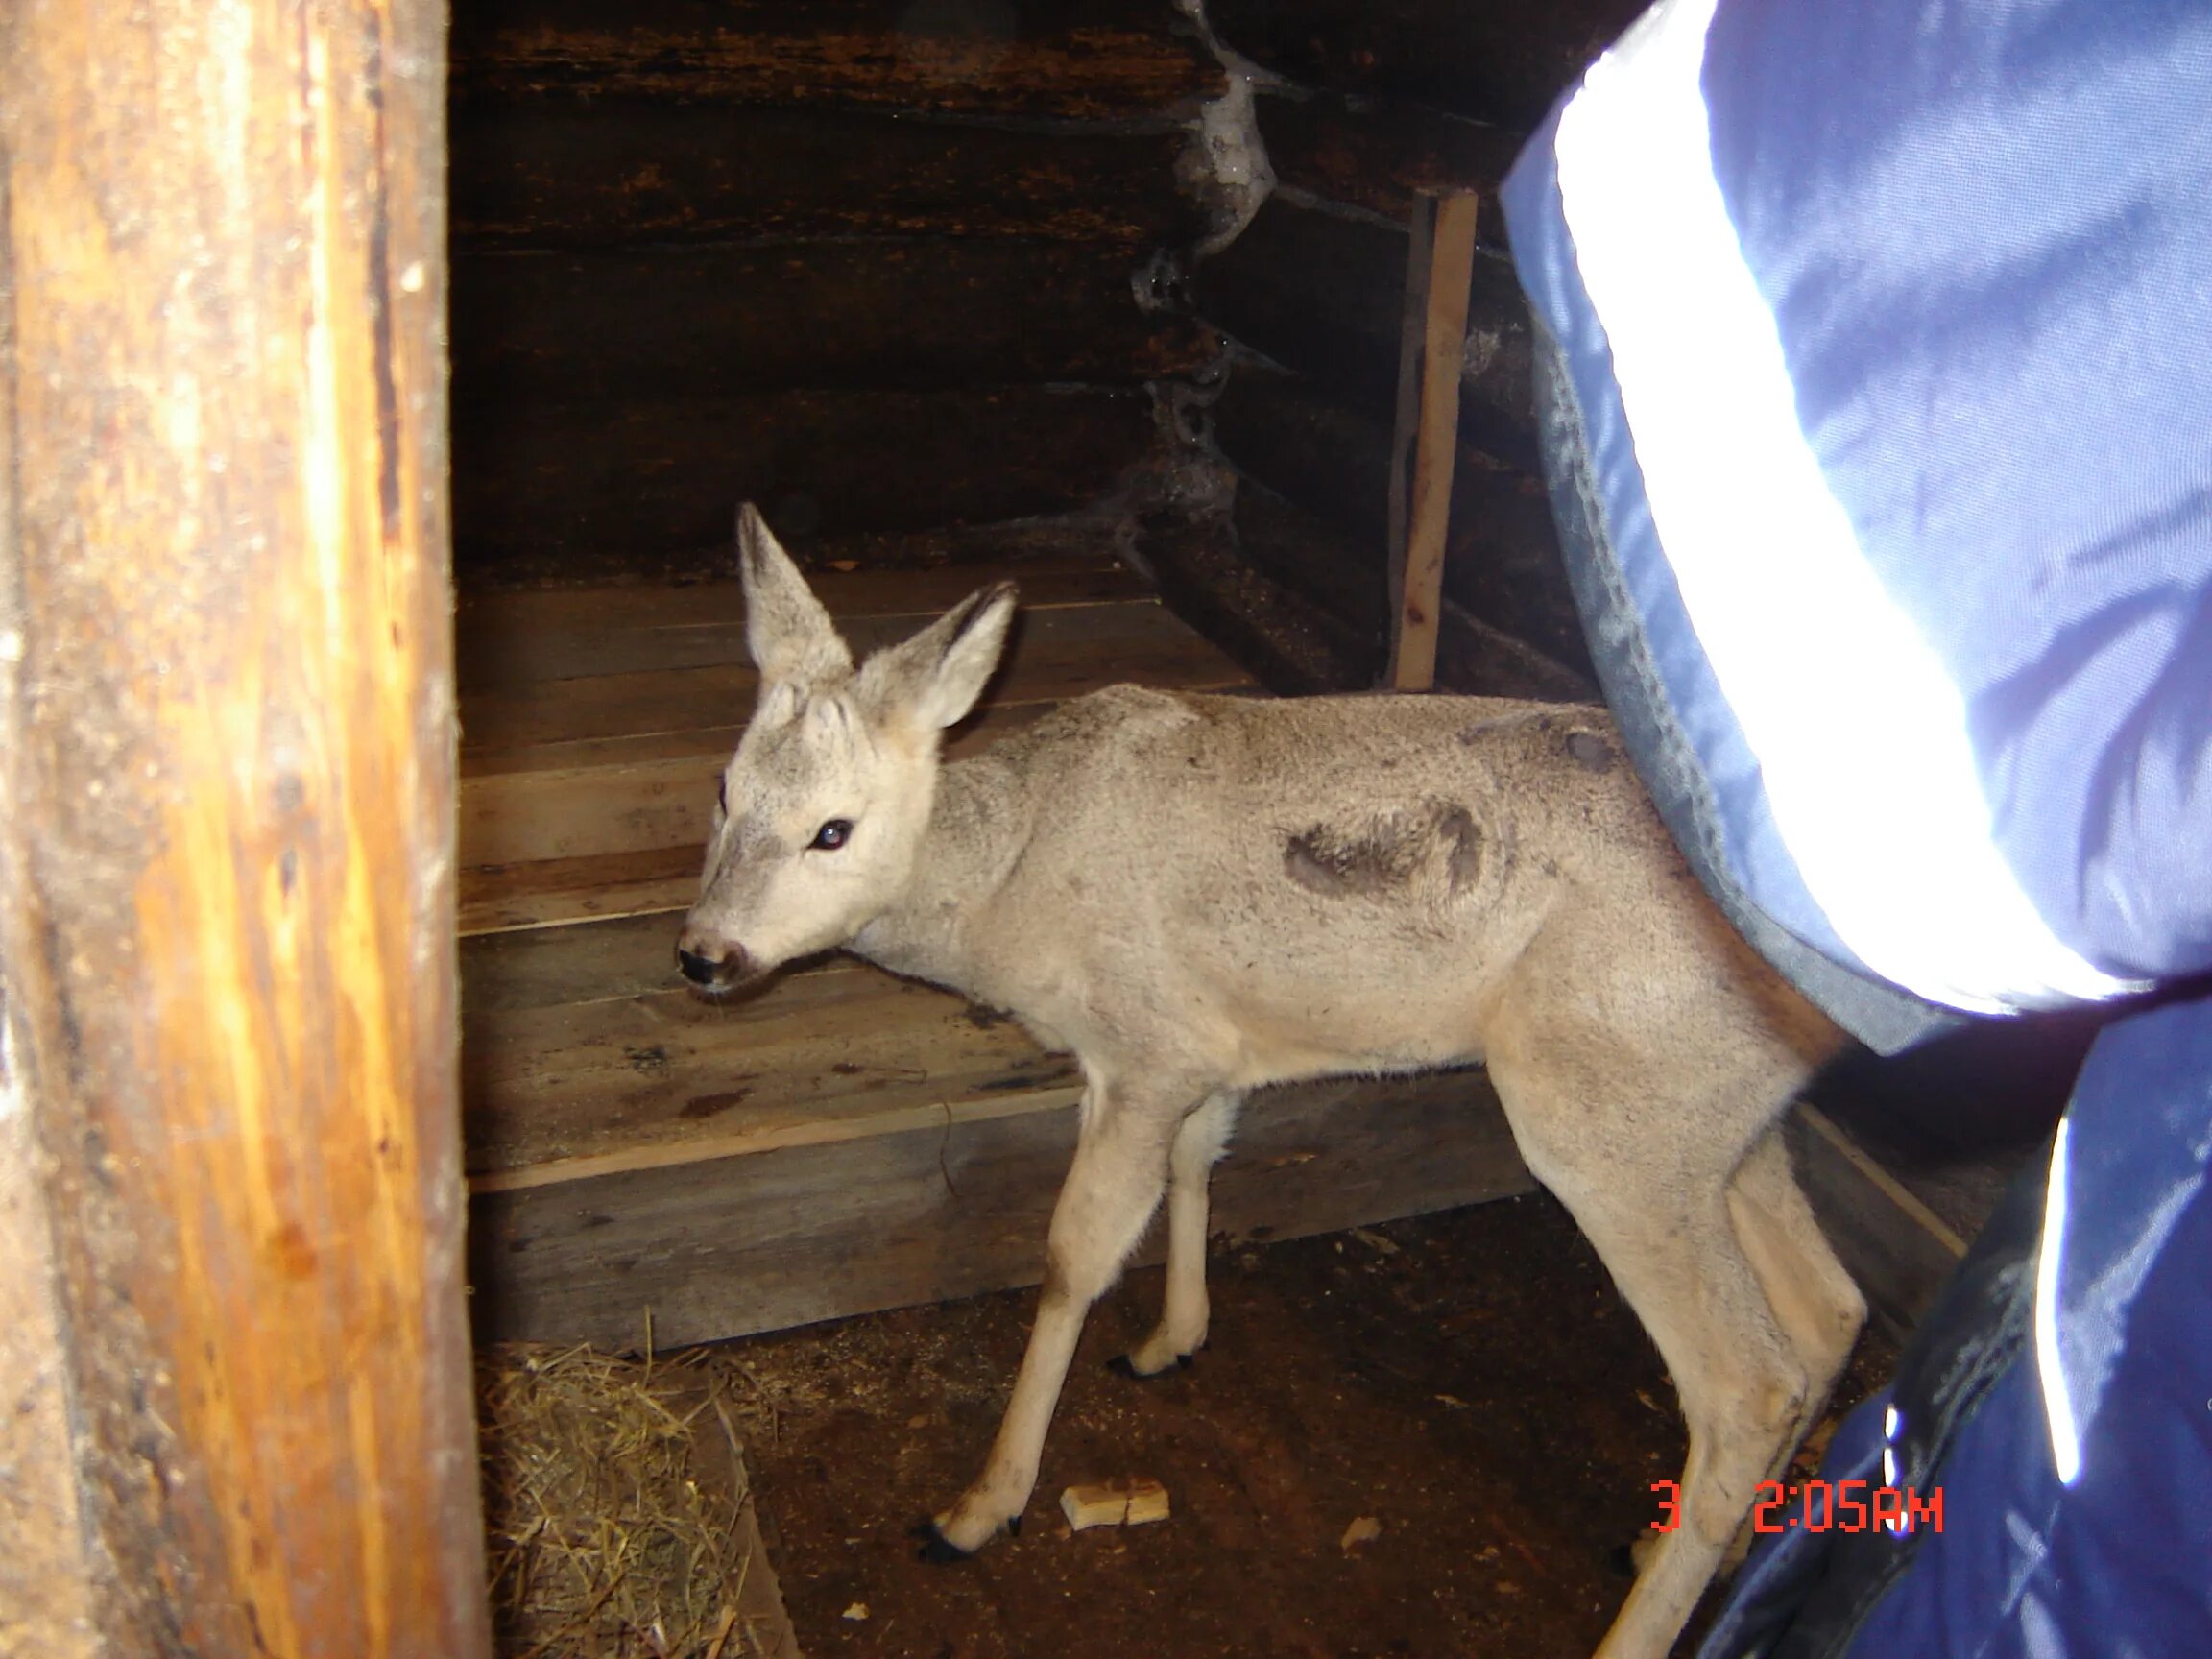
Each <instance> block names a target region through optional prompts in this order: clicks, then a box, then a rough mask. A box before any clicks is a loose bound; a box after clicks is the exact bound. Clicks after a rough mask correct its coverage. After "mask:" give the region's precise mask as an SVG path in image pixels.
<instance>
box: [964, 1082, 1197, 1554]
mask: <svg viewBox="0 0 2212 1659" xmlns="http://www.w3.org/2000/svg"><path fill="white" fill-rule="evenodd" d="M1182 1117H1183V1113H1182V1108H1181V1104H1180V1103H1175V1104H1166V1103H1165V1102H1163V1101H1161V1100H1159V1099H1158V1098H1157V1097H1145V1096H1142V1095H1137V1094H1124V1093H1122V1092H1120V1091H1118V1090H1110V1089H1107V1088H1104V1087H1102V1086H1101V1085H1100V1084H1099V1082H1098V1081H1097V1080H1096V1079H1095V1078H1094V1079H1093V1081H1092V1084H1091V1091H1090V1093H1089V1094H1087V1095H1085V1097H1084V1101H1083V1108H1082V1129H1081V1131H1080V1136H1079V1139H1078V1141H1077V1142H1076V1147H1075V1160H1074V1162H1073V1163H1072V1164H1071V1165H1070V1166H1069V1170H1068V1179H1067V1181H1066V1183H1065V1184H1064V1185H1063V1186H1062V1187H1061V1189H1060V1198H1059V1202H1058V1203H1057V1204H1056V1205H1055V1206H1054V1208H1053V1211H1052V1227H1051V1232H1050V1235H1049V1242H1048V1244H1047V1247H1046V1263H1045V1286H1044V1289H1043V1290H1042V1291H1041V1292H1040V1293H1039V1296H1038V1302H1037V1322H1036V1324H1035V1325H1033V1326H1031V1327H1030V1331H1029V1346H1028V1350H1027V1351H1026V1352H1025V1353H1024V1354H1023V1355H1022V1369H1021V1372H1020V1373H1019V1374H1018V1375H1017V1376H1016V1378H1015V1380H1014V1394H1013V1398H1012V1399H1011V1400H1010V1401H1008V1403H1007V1406H1006V1415H1005V1417H1004V1419H1003V1420H1002V1421H1001V1422H1000V1423H999V1426H998V1439H997V1440H995V1441H994V1442H993V1443H992V1447H991V1455H990V1457H989V1459H988V1460H987V1461H986V1462H985V1464H984V1466H983V1473H982V1476H981V1477H980V1478H979V1479H977V1480H976V1482H975V1483H974V1485H973V1486H971V1487H969V1488H968V1490H967V1491H966V1492H965V1493H963V1494H962V1495H961V1497H960V1500H959V1502H958V1503H954V1504H953V1505H952V1507H951V1508H950V1509H949V1510H947V1511H946V1512H945V1513H944V1514H942V1515H939V1516H938V1517H937V1518H936V1519H935V1521H934V1522H933V1523H931V1524H930V1525H931V1528H932V1530H933V1531H934V1537H933V1538H932V1539H930V1540H929V1543H930V1546H931V1548H930V1549H929V1551H927V1552H929V1553H932V1554H938V1555H965V1554H970V1553H973V1552H974V1551H976V1550H978V1549H980V1548H982V1546H983V1545H984V1544H986V1543H988V1542H989V1541H990V1540H991V1538H992V1537H993V1536H994V1535H995V1534H997V1533H998V1531H999V1530H1001V1529H1002V1528H1008V1527H1013V1526H1015V1525H1017V1524H1018V1523H1019V1521H1020V1519H1021V1515H1022V1507H1023V1505H1025V1504H1026V1503H1028V1502H1029V1494H1030V1492H1031V1490H1032V1489H1033V1488H1034V1487H1035V1486H1036V1484H1037V1468H1038V1464H1039V1461H1040V1460H1041V1459H1042V1457H1043V1455H1044V1452H1045V1432H1046V1429H1047V1428H1048V1427H1050V1425H1051V1422H1052V1410H1053V1407H1055V1406H1057V1405H1058V1404H1059V1402H1060V1388H1061V1385H1062V1384H1063V1383H1065V1382H1066V1381H1067V1379H1068V1366H1069V1363H1070V1361H1071V1360H1072V1359H1073V1358H1074V1357H1075V1341H1076V1338H1077V1337H1079V1336H1080V1335H1081V1334H1083V1320H1084V1316H1085V1315H1086V1314H1087V1313H1089V1312H1090V1310H1091V1304H1092V1303H1094V1302H1095V1301H1096V1300H1097V1299H1098V1298H1099V1297H1100V1296H1102V1295H1104V1294H1105V1293H1106V1291H1107V1289H1108V1288H1109V1287H1110V1286H1112V1285H1113V1283H1114V1281H1115V1280H1116V1279H1117V1278H1118V1277H1119V1275H1120V1272H1121V1265H1122V1263H1123V1262H1126V1261H1127V1260H1128V1258H1129V1252H1130V1251H1132V1250H1134V1249H1135V1248H1136V1247H1137V1241H1138V1239H1139V1238H1142V1236H1143V1233H1144V1228H1145V1225H1146V1223H1147V1222H1149V1221H1150V1220H1151V1219H1152V1212H1153V1211H1154V1210H1155V1209H1157V1208H1158V1207H1159V1203H1160V1194H1161V1191H1162V1190H1163V1189H1164V1188H1165V1187H1166V1184H1167V1150H1168V1143H1169V1142H1170V1141H1171V1140H1172V1139H1173V1138H1174V1135H1175V1129H1176V1125H1177V1123H1178V1122H1180V1121H1181V1119H1182Z"/></svg>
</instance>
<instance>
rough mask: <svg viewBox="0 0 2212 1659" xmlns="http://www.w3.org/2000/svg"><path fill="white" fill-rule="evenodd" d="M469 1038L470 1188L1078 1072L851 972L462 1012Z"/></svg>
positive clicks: (1011, 1091)
mask: <svg viewBox="0 0 2212 1659" xmlns="http://www.w3.org/2000/svg"><path fill="white" fill-rule="evenodd" d="M565 931H574V930H573V929H569V930H565ZM664 982H665V981H664ZM463 1046H464V1060H463V1070H462V1076H463V1082H462V1093H463V1100H462V1112H463V1133H464V1136H465V1138H466V1141H467V1143H468V1157H469V1171H470V1174H471V1175H472V1176H474V1177H479V1178H480V1177H482V1176H484V1175H487V1174H491V1173H493V1172H512V1171H516V1170H525V1169H526V1170H531V1171H533V1172H535V1174H534V1178H543V1175H544V1172H545V1171H546V1169H547V1168H548V1166H554V1165H557V1164H559V1163H562V1162H565V1161H567V1160H572V1159H579V1158H592V1159H597V1160H610V1159H611V1160H613V1161H614V1162H615V1164H616V1165H617V1166H632V1165H637V1166H644V1165H653V1164H659V1163H662V1162H669V1161H676V1162H687V1161H689V1160H691V1159H693V1158H695V1157H698V1156H701V1155H703V1152H702V1147H703V1146H708V1145H711V1146H712V1147H714V1148H716V1149H717V1150H718V1151H720V1152H722V1153H728V1152H732V1151H738V1150H745V1149H749V1148H753V1147H761V1146H770V1145H783V1144H791V1143H794V1142H818V1141H825V1140H838V1139H847V1138H850V1137H853V1136H857V1135H862V1134H869V1133H876V1132H878V1131H877V1130H875V1129H873V1128H870V1127H869V1126H868V1125H869V1121H870V1120H871V1119H874V1118H880V1117H881V1116H883V1115H884V1114H886V1113H900V1112H905V1113H920V1114H923V1115H925V1116H926V1115H929V1114H933V1113H938V1112H940V1111H941V1110H942V1109H943V1108H944V1107H945V1106H946V1105H947V1104H948V1103H956V1102H961V1101H966V1100H972V1099H989V1098H990V1097H991V1096H992V1095H994V1094H1006V1095H1022V1094H1035V1093H1037V1092H1039V1091H1042V1090H1065V1089H1068V1088H1071V1087H1072V1086H1073V1079H1074V1075H1075V1073H1074V1070H1073V1067H1072V1063H1071V1062H1070V1061H1069V1060H1068V1059H1067V1057H1065V1056H1047V1055H1046V1054H1043V1053H1041V1052H1040V1051H1039V1050H1038V1049H1037V1047H1036V1046H1035V1045H1034V1044H1033V1043H1031V1042H1030V1041H1029V1039H1028V1038H1027V1037H1026V1036H1025V1035H1023V1033H1022V1031H1021V1029H1020V1028H1019V1027H1018V1026H1016V1025H1015V1024H1013V1023H1012V1022H996V1021H994V1020H992V1019H991V1018H989V1017H987V1016H983V1015H979V1014H976V1013H975V1012H974V1010H972V1009H971V1008H970V1007H969V1005H968V1004H967V1003H966V1002H965V1001H963V1000H962V999H961V998H957V997H953V996H951V995H950V994H948V993H946V992H942V991H937V990H932V989H930V988H928V987H926V986H921V985H917V984H914V983H912V982H910V981H907V980H903V979H897V978H894V977H892V976H891V975H890V974H883V973H880V972H878V971H877V970H875V969H872V968H866V967H862V966H858V965H854V966H850V967H843V966H841V967H840V968H838V969H837V970H836V971H834V972H824V973H818V974H793V975H790V976H788V977H785V978H782V979H780V980H778V981H777V982H776V983H775V984H774V985H773V986H772V987H771V988H770V989H769V990H768V991H767V992H766V993H765V994H763V995H760V996H757V997H756V998H753V999H751V1000H749V1001H744V1002H737V1003H732V1004H728V1005H721V1004H714V1003H709V1002H706V1001H703V1000H702V999H700V998H697V997H695V996H693V995H692V994H691V993H690V991H688V990H687V989H685V990H676V989H671V990H667V991H661V992H655V993H648V994H646V995H643V996H637V997H628V998H613V999H610V1000H605V1001H591V1002H582V1003H567V1004H563V1005H560V1006H556V1007H551V1008H540V1009H522V1010H515V1009H504V1010H499V1011H496V1012H494V1013H491V1014H487V1015H483V1016H478V1015H476V1014H474V1013H472V1012H471V1013H469V1015H467V1016H466V1020H465V1028H464V1037H463ZM661 1148H670V1149H672V1151H669V1152H666V1153H661V1152H660V1150H659V1149H661Z"/></svg>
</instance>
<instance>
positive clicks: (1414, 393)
mask: <svg viewBox="0 0 2212 1659" xmlns="http://www.w3.org/2000/svg"><path fill="white" fill-rule="evenodd" d="M1406 228H1407V232H1408V234H1407V239H1406V240H1407V249H1406V297H1405V302H1404V305H1403V307H1402V308H1401V310H1400V311H1399V314H1398V407H1397V411H1396V415H1395V418H1394V420H1393V421H1392V422H1391V427H1390V543H1389V545H1388V547H1386V548H1385V549H1384V550H1383V565H1385V566H1386V567H1387V568H1388V570H1389V572H1390V635H1391V641H1392V644H1393V646H1395V644H1396V641H1397V635H1398V612H1399V609H1400V607H1402V606H1403V605H1404V604H1405V603H1406V529H1407V524H1408V523H1409V522H1410V521H1411V517H1412V498H1413V439H1414V435H1415V434H1416V433H1417V432H1418V431H1419V430H1420V426H1421V342H1422V338H1423V336H1424V335H1426V334H1427V333H1428V331H1429V259H1430V251H1431V247H1432V246H1433V244H1434V241H1435V235H1436V198H1435V197H1433V196H1416V197H1414V198H1413V210H1412V212H1411V213H1410V214H1408V215H1407V222H1406ZM1391 655H1392V657H1393V659H1395V657H1396V655H1397V653H1396V651H1395V649H1393V651H1392V653H1391ZM1393 668H1394V662H1385V663H1384V664H1383V684H1384V685H1389V684H1390V680H1391V675H1392V672H1393Z"/></svg>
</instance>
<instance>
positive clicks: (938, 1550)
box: [912, 1517, 969, 1566]
mask: <svg viewBox="0 0 2212 1659" xmlns="http://www.w3.org/2000/svg"><path fill="white" fill-rule="evenodd" d="M912 1535H913V1536H914V1537H916V1538H919V1539H920V1540H921V1541H922V1548H921V1549H919V1550H917V1551H914V1555H915V1559H917V1560H920V1561H935V1562H937V1563H938V1564H939V1565H940V1566H942V1565H943V1564H944V1563H946V1562H949V1561H965V1560H967V1559H968V1554H969V1552H968V1551H965V1550H963V1549H961V1548H960V1547H959V1546H958V1545H957V1544H955V1543H953V1542H952V1541H951V1540H950V1538H948V1537H946V1536H945V1534H944V1533H942V1532H940V1531H938V1530H937V1523H936V1522H934V1521H931V1520H929V1519H927V1518H926V1517H925V1518H924V1519H923V1520H920V1521H917V1522H915V1523H914V1526H913V1529H912Z"/></svg>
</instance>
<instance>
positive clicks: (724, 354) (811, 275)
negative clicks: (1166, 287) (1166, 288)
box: [453, 237, 1218, 404]
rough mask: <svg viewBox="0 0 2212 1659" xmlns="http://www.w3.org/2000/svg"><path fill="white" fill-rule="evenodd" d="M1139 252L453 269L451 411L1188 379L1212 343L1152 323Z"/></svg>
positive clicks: (483, 263) (874, 241) (935, 242)
mask: <svg viewBox="0 0 2212 1659" xmlns="http://www.w3.org/2000/svg"><path fill="white" fill-rule="evenodd" d="M1138 261H1139V255H1137V254H1135V253H1132V252H1126V251H1124V250H1121V249H1118V248H1114V247H1106V248H1098V247H1093V246H1075V245H1070V244H1067V243H1057V242H1011V241H1005V240H997V241H992V240H962V239H959V238H942V237H937V238H928V239H922V240H917V239H910V238H896V239H895V238H888V237H872V238H868V239H866V240H841V241H834V242H806V243H785V244H780V245H771V246H747V245H741V244H733V243H711V244H708V245H705V246H666V245H659V246H649V247H643V248H629V249H619V250H610V251H595V252H519V253H475V254H464V255H462V256H460V257H458V258H456V259H455V261H454V263H453V341H454V347H453V397H454V400H455V402H456V403H457V404H477V403H509V402H515V401H523V400H533V399H544V400H551V401H561V400H568V399H625V400H626V399H633V398H661V399H665V398H676V397H715V396H719V395H722V394H726V393H761V392H773V391H778V390H784V389H792V388H805V389H807V390H821V389H828V388H836V387H853V388H859V389H862V390H880V389H893V390H896V389H901V388H903V389H905V390H908V391H942V390H949V389H951V388H955V387H974V386H996V385H1019V384H1024V383H1028V382H1046V381H1069V382H1090V383H1094V384H1099V385H1117V384H1123V385H1126V384H1136V383H1139V382H1142V381H1144V380H1151V379H1158V378H1161V377H1163V376H1166V375H1176V374H1182V375H1188V374H1190V373H1193V372H1195V371H1196V370H1197V369H1198V368H1200V367H1201V366H1202V365H1204V364H1205V363H1207V362H1209V361H1210V360H1211V359H1212V358H1213V357H1214V354H1215V351H1216V349H1217V347H1216V342H1217V339H1218V336H1217V335H1216V334H1215V332H1214V330H1212V329H1210V328H1206V327H1204V326H1202V325H1199V324H1197V323H1195V322H1193V321H1190V320H1189V319H1186V318H1177V317H1172V316H1168V315H1166V314H1155V315H1151V316H1147V315H1146V314H1145V313H1143V312H1142V311H1140V310H1139V309H1138V308H1137V301H1136V296H1135V293H1134V291H1133V289H1132V287H1131V284H1130V278H1131V274H1132V272H1133V270H1134V268H1135V266H1136V264H1137V263H1138Z"/></svg>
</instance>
